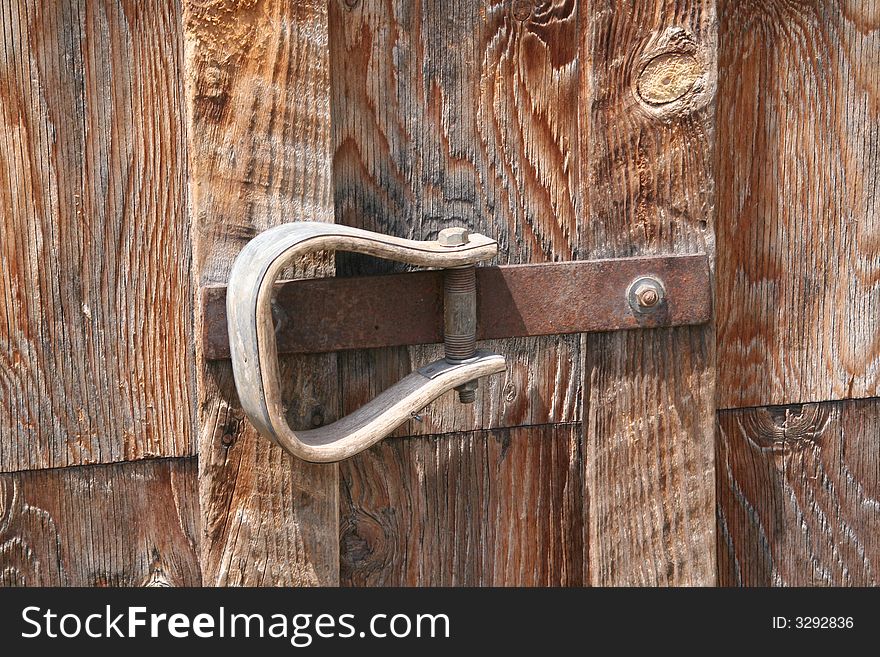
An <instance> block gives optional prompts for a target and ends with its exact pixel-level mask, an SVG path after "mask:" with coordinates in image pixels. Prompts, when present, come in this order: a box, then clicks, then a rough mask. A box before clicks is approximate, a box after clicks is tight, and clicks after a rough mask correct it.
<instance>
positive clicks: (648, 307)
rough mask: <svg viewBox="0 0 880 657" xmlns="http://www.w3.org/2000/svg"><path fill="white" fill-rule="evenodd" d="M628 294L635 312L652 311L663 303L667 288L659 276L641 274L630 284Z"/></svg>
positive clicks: (630, 304)
mask: <svg viewBox="0 0 880 657" xmlns="http://www.w3.org/2000/svg"><path fill="white" fill-rule="evenodd" d="M626 296H627V300H628V301H629V306H630V308H632V310H633V311H634V312H636V313H641V314H643V313H650V312H653V311H654V310H656V309H657V308H659V307H660V306H661V305H662V304H663V301H664V299H665V298H666V288H665V287H664V286H663V282H662V281H661V280H660V279H659V278H656V277H654V276H641V277H639V278H637V279H636V280H634V281H633V282H632V283H631V284H630V286H629V289H628V290H627V294H626Z"/></svg>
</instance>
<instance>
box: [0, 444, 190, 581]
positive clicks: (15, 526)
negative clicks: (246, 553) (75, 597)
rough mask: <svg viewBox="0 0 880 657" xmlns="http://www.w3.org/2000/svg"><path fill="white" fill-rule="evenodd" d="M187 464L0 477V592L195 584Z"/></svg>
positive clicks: (143, 464)
mask: <svg viewBox="0 0 880 657" xmlns="http://www.w3.org/2000/svg"><path fill="white" fill-rule="evenodd" d="M197 470H198V467H197V464H196V459H195V458H186V459H158V460H150V461H141V462H138V463H117V464H113V465H100V466H88V467H76V468H64V469H60V470H40V471H35V472H18V473H13V474H3V475H0V586H199V584H200V582H201V578H200V574H199V562H198V540H199V532H198V530H197V527H198V482H197Z"/></svg>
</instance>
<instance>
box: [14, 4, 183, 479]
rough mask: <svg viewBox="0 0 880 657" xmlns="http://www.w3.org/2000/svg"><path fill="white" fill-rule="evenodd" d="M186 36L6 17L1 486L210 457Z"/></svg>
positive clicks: (156, 16)
mask: <svg viewBox="0 0 880 657" xmlns="http://www.w3.org/2000/svg"><path fill="white" fill-rule="evenodd" d="M179 22H180V12H179V8H178V6H177V5H176V3H174V2H164V1H161V0H149V1H147V2H127V1H122V0H119V1H116V0H103V1H102V0H64V1H59V2H35V1H33V0H15V1H13V2H4V3H2V6H0V123H2V125H3V136H2V138H0V234H2V238H0V327H2V328H0V471H13V470H23V469H33V468H55V467H63V466H68V465H77V464H86V463H107V462H113V461H120V460H132V459H140V458H144V457H150V456H160V455H166V456H168V455H172V456H173V455H186V454H192V453H193V451H194V449H195V446H194V441H193V436H192V431H191V419H192V410H191V408H192V406H191V401H192V396H193V391H192V385H191V382H190V379H191V371H192V362H193V361H192V354H191V346H190V345H191V344H192V330H191V319H190V318H191V316H192V303H191V299H190V292H189V290H190V285H189V265H190V248H189V241H188V236H189V230H188V225H187V214H186V186H185V182H184V181H185V175H186V162H185V146H186V143H185V126H184V121H183V85H182V76H181V67H182V48H181V46H182V44H181V38H180V25H179Z"/></svg>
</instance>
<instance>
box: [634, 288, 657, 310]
mask: <svg viewBox="0 0 880 657" xmlns="http://www.w3.org/2000/svg"><path fill="white" fill-rule="evenodd" d="M636 299H637V300H638V302H639V305H640V306H641V307H642V308H653V307H654V306H656V305H657V304H658V303H659V302H660V295H659V294H658V293H657V288H655V287H653V286H651V285H640V286H639V287H638V288H637V289H636Z"/></svg>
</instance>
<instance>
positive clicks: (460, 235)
mask: <svg viewBox="0 0 880 657" xmlns="http://www.w3.org/2000/svg"><path fill="white" fill-rule="evenodd" d="M469 237H470V232H469V231H468V229H467V228H461V227H459V226H455V227H453V228H444V229H443V230H441V231H440V233H439V234H438V235H437V242H439V244H440V246H464V245H465V244H467V243H468V238H469Z"/></svg>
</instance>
